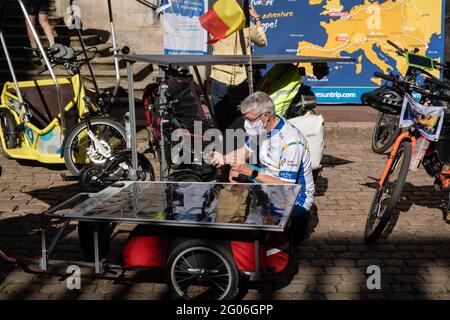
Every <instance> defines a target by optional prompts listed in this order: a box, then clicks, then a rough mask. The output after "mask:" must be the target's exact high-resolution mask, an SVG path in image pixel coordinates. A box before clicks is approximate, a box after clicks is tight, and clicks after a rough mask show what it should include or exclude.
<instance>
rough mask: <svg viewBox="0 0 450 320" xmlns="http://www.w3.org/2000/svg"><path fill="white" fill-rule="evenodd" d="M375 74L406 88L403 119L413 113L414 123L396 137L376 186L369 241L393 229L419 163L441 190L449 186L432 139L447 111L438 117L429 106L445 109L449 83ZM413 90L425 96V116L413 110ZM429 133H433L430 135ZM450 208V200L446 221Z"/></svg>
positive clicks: (366, 235) (366, 236)
mask: <svg viewBox="0 0 450 320" xmlns="http://www.w3.org/2000/svg"><path fill="white" fill-rule="evenodd" d="M375 76H377V77H380V78H383V79H385V80H387V81H390V82H393V83H395V84H396V85H400V86H402V87H403V88H404V90H405V100H406V101H405V102H404V104H403V108H402V113H401V118H402V119H404V118H405V119H407V118H408V116H410V117H409V118H411V123H410V125H409V127H408V128H407V130H406V131H405V132H403V133H401V134H400V135H399V136H398V137H397V139H396V140H395V142H394V144H393V149H392V151H391V153H390V155H389V159H388V161H387V163H386V166H385V168H384V171H383V175H382V176H381V179H380V181H379V184H378V186H377V190H376V192H375V195H374V198H373V201H372V205H371V207H370V210H369V213H368V216H367V220H366V226H365V231H364V239H365V242H366V243H368V244H371V243H374V242H375V241H377V240H378V239H379V238H380V237H381V236H382V235H383V233H384V232H385V230H387V227H388V226H390V227H391V228H392V229H393V228H394V227H395V222H396V219H395V217H396V216H395V215H394V212H395V210H396V207H397V203H398V202H399V199H400V196H401V193H402V190H403V187H404V185H405V182H406V177H407V175H408V172H409V170H417V168H418V166H419V165H420V163H422V165H423V166H424V168H425V170H426V171H427V173H428V174H429V175H430V176H431V177H434V178H435V187H436V188H439V189H441V190H448V186H444V185H443V184H442V181H441V180H440V176H441V173H442V170H443V163H442V161H441V160H440V158H439V153H438V152H437V149H436V148H437V143H436V142H434V141H436V139H433V138H435V136H436V135H437V136H439V134H440V129H439V123H441V125H442V122H443V120H444V113H443V112H442V114H440V115H439V116H438V113H437V111H436V110H437V109H435V108H431V107H430V106H432V105H436V104H441V105H443V107H441V108H442V110H440V111H443V110H444V109H445V107H446V106H447V105H448V102H450V85H448V84H446V83H445V82H443V81H440V80H437V79H435V78H427V79H425V80H424V85H423V86H421V87H419V86H417V85H415V84H413V83H411V82H409V81H406V80H404V79H401V78H399V77H396V76H393V75H385V74H382V73H379V72H375ZM412 92H417V93H419V94H420V95H421V96H422V98H421V103H422V107H424V106H425V108H424V109H423V110H425V111H421V112H422V114H423V116H422V115H420V113H419V112H417V111H412V109H411V108H413V107H412V105H414V103H416V102H414V100H413V99H412V98H411V96H410V94H411V93H412ZM426 106H428V107H426ZM413 109H414V108H413ZM427 109H428V111H427ZM431 111H433V112H431ZM440 111H439V112H440ZM427 112H428V115H427ZM434 112H436V113H434ZM416 115H419V116H416ZM433 130H435V131H433ZM430 132H434V136H431V135H430V134H429V133H430ZM413 155H414V157H413ZM449 209H450V202H449V204H448V205H447V208H446V209H444V219H445V220H447V217H448V212H449Z"/></svg>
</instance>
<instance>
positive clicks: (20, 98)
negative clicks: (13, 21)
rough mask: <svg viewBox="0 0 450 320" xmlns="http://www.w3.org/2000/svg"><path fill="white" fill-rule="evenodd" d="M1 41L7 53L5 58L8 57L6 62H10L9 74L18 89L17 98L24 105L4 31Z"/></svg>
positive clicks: (1, 33)
mask: <svg viewBox="0 0 450 320" xmlns="http://www.w3.org/2000/svg"><path fill="white" fill-rule="evenodd" d="M0 40H1V42H2V46H3V50H4V51H5V57H6V61H7V62H8V67H9V72H11V76H12V78H13V82H14V86H15V87H16V91H17V97H18V98H19V102H20V103H23V97H22V92H20V88H19V83H18V81H17V77H16V72H15V71H14V66H13V64H12V61H11V56H10V55H9V51H8V48H7V47H6V42H5V38H4V37H3V31H1V30H0Z"/></svg>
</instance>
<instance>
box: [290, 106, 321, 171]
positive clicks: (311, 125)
mask: <svg viewBox="0 0 450 320" xmlns="http://www.w3.org/2000/svg"><path fill="white" fill-rule="evenodd" d="M288 121H289V122H290V123H292V125H293V126H295V127H296V128H298V129H299V130H300V132H301V133H302V134H303V135H304V136H305V138H306V141H307V142H308V146H309V152H310V154H311V166H312V169H313V170H317V169H320V167H321V165H320V163H321V162H322V157H323V149H324V147H325V142H324V131H325V128H324V127H325V126H324V124H325V121H324V119H323V117H322V116H321V115H305V116H302V117H297V118H293V119H289V120H288Z"/></svg>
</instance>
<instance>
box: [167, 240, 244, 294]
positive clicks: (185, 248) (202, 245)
mask: <svg viewBox="0 0 450 320" xmlns="http://www.w3.org/2000/svg"><path fill="white" fill-rule="evenodd" d="M201 258H203V259H201ZM205 258H207V259H205ZM182 260H184V261H185V262H182ZM214 260H216V261H214ZM191 262H192V263H193V264H192V267H189V269H187V268H186V270H181V269H182V268H181V267H182V264H183V263H184V264H186V263H187V264H189V263H191ZM212 262H216V263H215V264H214V263H212ZM202 263H205V264H202ZM212 265H214V269H220V271H221V272H226V276H227V280H226V286H225V289H224V290H223V292H222V293H219V295H218V296H217V297H214V298H213V297H211V296H209V295H208V294H212V295H214V294H215V293H217V292H215V290H214V289H215V288H213V287H211V288H210V289H208V290H207V291H206V292H204V293H201V294H199V295H198V296H196V297H189V296H188V294H189V293H188V292H187V291H188V289H187V288H186V289H184V290H183V288H181V287H180V282H182V281H185V280H183V279H182V280H179V277H180V272H181V273H184V274H186V275H188V276H189V277H191V278H194V277H196V279H194V280H192V282H191V284H192V283H194V285H195V283H196V282H197V281H200V282H202V279H201V278H202V277H203V275H204V279H203V281H205V280H208V278H209V277H208V274H209V273H208V270H209V269H210V267H211V266H212ZM185 267H186V266H185ZM177 268H178V270H177ZM191 269H193V270H191ZM198 269H200V270H203V271H204V272H201V273H199V272H198V271H197V272H196V271H195V270H198ZM180 270H181V271H180ZM177 272H178V276H177V275H176V273H177ZM212 274H213V276H214V273H212ZM165 276H166V280H167V284H168V285H169V288H170V292H171V294H172V296H173V298H175V299H177V300H195V299H203V298H205V299H208V300H211V299H215V300H230V299H232V298H234V297H235V296H236V294H237V293H238V285H239V271H238V268H237V266H236V263H235V262H234V260H233V255H232V253H231V251H230V250H227V249H226V248H225V247H224V246H222V245H220V244H217V243H213V242H211V241H209V240H200V239H198V240H197V239H192V240H188V241H185V242H182V243H181V244H179V245H177V246H176V247H174V248H173V249H172V250H171V252H170V253H169V255H168V258H167V267H166V275H165ZM224 276H225V275H223V277H222V278H224ZM215 277H217V275H216V276H215ZM217 280H218V278H215V281H210V283H211V284H212V285H213V284H214V282H216V281H217ZM183 285H186V283H183ZM211 290H212V291H211ZM194 292H195V291H194Z"/></svg>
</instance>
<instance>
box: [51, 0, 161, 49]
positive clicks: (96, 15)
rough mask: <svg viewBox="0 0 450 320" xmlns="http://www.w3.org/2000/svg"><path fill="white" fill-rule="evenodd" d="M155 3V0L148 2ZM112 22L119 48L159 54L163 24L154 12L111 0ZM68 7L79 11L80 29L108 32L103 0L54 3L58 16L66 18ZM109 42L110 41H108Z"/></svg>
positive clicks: (130, 0)
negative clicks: (74, 7) (71, 5)
mask: <svg viewBox="0 0 450 320" xmlns="http://www.w3.org/2000/svg"><path fill="white" fill-rule="evenodd" d="M147 1H148V2H150V3H158V2H159V1H158V0H147ZM111 2H112V7H113V13H114V22H115V26H116V34H117V41H118V43H119V45H121V46H124V45H127V46H129V47H130V48H131V49H132V52H133V53H162V50H163V33H162V20H160V19H159V18H158V17H157V15H156V14H155V12H154V10H152V9H151V8H149V7H147V6H145V5H144V4H142V3H139V2H138V1H136V0H112V1H111ZM70 4H73V5H76V6H78V7H80V10H81V19H82V21H83V28H84V29H85V30H87V29H99V30H102V31H108V32H109V31H110V24H109V15H108V6H107V1H106V0H56V7H57V14H59V15H61V16H65V15H67V13H66V10H67V8H68V6H69V5H70ZM108 42H111V39H108Z"/></svg>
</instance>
